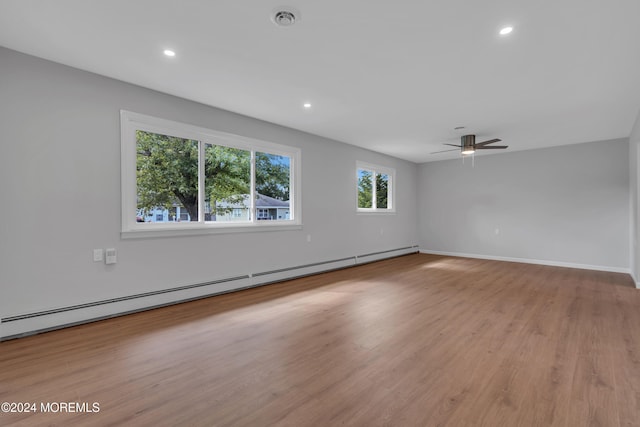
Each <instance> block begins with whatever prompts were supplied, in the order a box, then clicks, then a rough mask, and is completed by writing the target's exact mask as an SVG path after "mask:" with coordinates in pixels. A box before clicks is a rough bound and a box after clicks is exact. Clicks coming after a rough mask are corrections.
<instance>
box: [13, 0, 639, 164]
mask: <svg viewBox="0 0 640 427" xmlns="http://www.w3.org/2000/svg"><path fill="white" fill-rule="evenodd" d="M283 5H285V6H292V7H294V8H296V9H297V10H299V11H300V13H301V19H300V20H299V22H297V23H296V24H295V25H294V26H292V27H289V28H278V27H276V26H275V25H274V24H273V23H272V22H271V19H270V17H271V14H272V11H273V10H274V9H276V8H277V7H278V6H283ZM639 18H640V1H638V0H561V1H557V0H554V1H550V0H535V1H532V0H526V1H525V0H483V1H477V0H430V1H426V0H422V1H421V0H396V1H393V2H391V1H381V0H340V1H338V0H322V1H318V0H314V1H312V0H290V1H287V0H284V1H281V0H277V1H275V0H273V1H272V0H181V1H175V0H56V1H51V0H1V1H0V45H2V46H5V47H8V48H10V49H15V50H18V51H21V52H25V53H29V54H32V55H35V56H39V57H42V58H46V59H50V60H53V61H57V62H60V63H63V64H67V65H70V66H73V67H77V68H80V69H83V70H88V71H92V72H95V73H98V74H102V75H105V76H109V77H113V78H116V79H120V80H124V81H126V82H130V83H134V84H138V85H141V86H144V87H148V88H152V89H155V90H159V91H162V92H166V93H169V94H173V95H177V96H180V97H184V98H188V99H192V100H194V101H198V102H201V103H204V104H208V105H212V106H216V107H220V108H223V109H226V110H231V111H235V112H238V113H241V114H245V115H247V116H251V117H256V118H259V119H262V120H267V121H269V122H273V123H278V124H281V125H284V126H289V127H292V128H295V129H300V130H303V131H306V132H310V133H314V134H317V135H322V136H325V137H328V138H333V139H336V140H339V141H343V142H346V143H349V144H354V145H358V146H362V147H366V148H370V149H372V150H375V151H379V152H382V153H386V154H390V155H392V156H396V157H400V158H404V159H408V160H411V161H414V162H425V161H433V160H441V159H447V158H452V157H456V156H459V155H460V154H459V153H457V152H455V151H454V152H453V153H445V154H434V155H431V154H429V153H430V152H432V151H437V150H442V149H446V148H447V147H445V146H443V145H442V143H444V142H450V143H451V142H453V143H456V142H458V141H457V138H459V136H460V135H461V133H460V132H458V131H454V130H453V128H454V127H456V126H466V130H465V131H466V133H475V134H477V135H478V141H482V140H484V139H490V138H494V137H498V138H502V140H503V143H504V144H507V145H509V150H507V151H513V150H524V149H531V148H538V147H547V146H553V145H563V144H572V143H579V142H588V141H597V140H605V139H613V138H619V137H627V136H629V133H630V131H631V127H632V126H633V122H634V120H635V118H636V116H637V114H638V110H639V108H640V24H638V20H639ZM505 25H512V26H513V27H514V31H513V32H512V33H511V34H510V35H508V36H500V35H499V34H498V31H499V29H500V28H502V27H503V26H505ZM166 48H171V49H174V50H175V51H176V53H177V55H176V57H175V58H168V57H165V56H164V55H163V54H162V51H163V50H164V49H166ZM0 78H1V76H0ZM307 101H308V102H310V103H312V105H313V106H312V108H311V109H309V110H305V109H303V108H302V104H303V103H304V102H307ZM0 102H1V101H0ZM462 133H465V132H462ZM500 151H502V150H500ZM500 151H497V150H496V151H493V150H491V153H494V152H500Z"/></svg>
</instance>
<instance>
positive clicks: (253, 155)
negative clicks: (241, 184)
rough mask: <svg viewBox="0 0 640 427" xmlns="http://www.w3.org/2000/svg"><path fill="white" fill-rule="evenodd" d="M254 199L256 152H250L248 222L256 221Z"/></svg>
mask: <svg viewBox="0 0 640 427" xmlns="http://www.w3.org/2000/svg"><path fill="white" fill-rule="evenodd" d="M256 197H257V193H256V152H255V150H251V188H250V191H249V198H250V199H251V201H250V203H249V221H251V222H256V221H257V212H256Z"/></svg>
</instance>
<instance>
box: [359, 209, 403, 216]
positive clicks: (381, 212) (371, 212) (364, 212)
mask: <svg viewBox="0 0 640 427" xmlns="http://www.w3.org/2000/svg"><path fill="white" fill-rule="evenodd" d="M395 214H396V211H395V209H389V210H373V209H358V210H357V211H356V215H395Z"/></svg>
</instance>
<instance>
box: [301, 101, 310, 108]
mask: <svg viewBox="0 0 640 427" xmlns="http://www.w3.org/2000/svg"><path fill="white" fill-rule="evenodd" d="M302 106H303V107H304V108H311V104H310V103H308V102H305V103H304V104H302Z"/></svg>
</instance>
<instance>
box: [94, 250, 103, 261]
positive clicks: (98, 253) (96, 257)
mask: <svg viewBox="0 0 640 427" xmlns="http://www.w3.org/2000/svg"><path fill="white" fill-rule="evenodd" d="M99 261H102V249H94V250H93V262H99Z"/></svg>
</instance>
